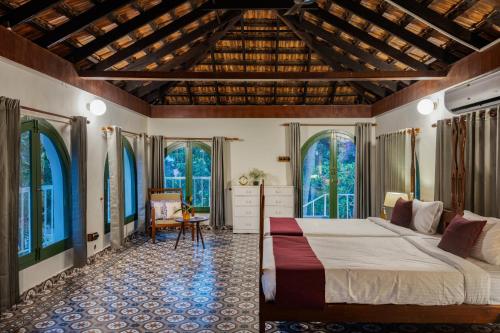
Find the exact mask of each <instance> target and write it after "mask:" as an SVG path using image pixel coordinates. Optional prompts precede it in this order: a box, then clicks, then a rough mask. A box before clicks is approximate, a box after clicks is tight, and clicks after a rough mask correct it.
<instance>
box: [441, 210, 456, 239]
mask: <svg viewBox="0 0 500 333" xmlns="http://www.w3.org/2000/svg"><path fill="white" fill-rule="evenodd" d="M456 215H457V213H456V211H454V210H451V209H446V208H445V209H444V210H443V214H441V220H440V221H439V226H438V230H437V232H438V233H439V234H442V233H444V231H445V230H446V228H447V227H448V225H449V224H450V222H451V220H452V219H453V218H454V217H455V216H456Z"/></svg>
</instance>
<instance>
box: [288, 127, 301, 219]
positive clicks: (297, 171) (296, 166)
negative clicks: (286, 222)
mask: <svg viewBox="0 0 500 333" xmlns="http://www.w3.org/2000/svg"><path fill="white" fill-rule="evenodd" d="M288 130H289V136H288V150H289V152H290V172H291V174H292V185H293V187H294V214H295V216H296V217H302V158H301V153H300V123H290V124H289V126H288Z"/></svg>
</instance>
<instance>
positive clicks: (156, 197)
mask: <svg viewBox="0 0 500 333" xmlns="http://www.w3.org/2000/svg"><path fill="white" fill-rule="evenodd" d="M162 200H170V201H181V194H180V193H178V192H175V193H152V194H151V201H162Z"/></svg>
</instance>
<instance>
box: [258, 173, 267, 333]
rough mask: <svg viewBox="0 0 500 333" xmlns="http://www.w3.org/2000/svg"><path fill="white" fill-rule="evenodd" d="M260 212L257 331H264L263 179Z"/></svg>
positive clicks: (262, 332)
mask: <svg viewBox="0 0 500 333" xmlns="http://www.w3.org/2000/svg"><path fill="white" fill-rule="evenodd" d="M259 203H260V212H259V332H261V333H264V332H265V331H266V321H265V317H264V313H263V312H264V303H265V299H264V291H263V290H262V282H261V280H262V260H263V253H264V203H265V198H264V180H262V184H260V201H259Z"/></svg>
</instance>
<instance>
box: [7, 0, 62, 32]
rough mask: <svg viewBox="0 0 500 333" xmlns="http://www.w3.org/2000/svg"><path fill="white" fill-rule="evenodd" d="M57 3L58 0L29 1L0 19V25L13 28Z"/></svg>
mask: <svg viewBox="0 0 500 333" xmlns="http://www.w3.org/2000/svg"><path fill="white" fill-rule="evenodd" d="M59 1H60V0H37V1H29V2H27V3H26V4H24V5H21V6H19V7H17V8H16V9H13V10H11V11H10V12H8V13H7V14H5V15H4V16H2V17H0V23H1V24H3V25H5V26H7V27H14V26H15V25H17V24H20V23H24V22H26V21H29V20H31V19H32V18H33V17H34V16H36V15H37V14H39V13H41V12H43V11H44V10H47V9H49V8H51V7H52V6H54V5H56V4H57V3H58V2H59Z"/></svg>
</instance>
